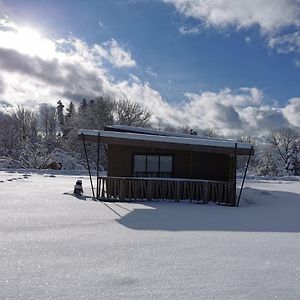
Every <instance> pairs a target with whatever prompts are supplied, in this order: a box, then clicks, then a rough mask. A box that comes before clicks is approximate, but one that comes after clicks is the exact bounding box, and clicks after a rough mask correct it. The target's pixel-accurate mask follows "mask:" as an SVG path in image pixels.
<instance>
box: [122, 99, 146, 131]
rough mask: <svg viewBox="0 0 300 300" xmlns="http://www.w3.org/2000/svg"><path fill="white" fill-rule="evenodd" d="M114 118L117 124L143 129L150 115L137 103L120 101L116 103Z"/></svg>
mask: <svg viewBox="0 0 300 300" xmlns="http://www.w3.org/2000/svg"><path fill="white" fill-rule="evenodd" d="M116 117H117V123H118V124H122V125H128V126H139V127H145V126H146V125H147V124H148V123H149V120H150V117H151V114H150V113H149V112H148V111H147V110H146V109H144V108H142V107H141V106H140V105H139V104H138V103H135V102H131V101H129V100H120V101H119V102H117V103H116Z"/></svg>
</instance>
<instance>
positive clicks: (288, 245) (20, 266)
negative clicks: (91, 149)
mask: <svg viewBox="0 0 300 300" xmlns="http://www.w3.org/2000/svg"><path fill="white" fill-rule="evenodd" d="M23 175H24V173H22V172H13V171H12V172H7V171H1V172H0V214H1V218H0V233H1V242H0V257H1V260H0V267H1V272H0V298H1V299H52V298H56V299H299V298H300V239H299V237H300V236H299V232H300V182H299V181H271V180H265V181H262V180H257V179H253V180H250V181H248V182H246V189H245V191H244V194H243V200H242V202H241V206H240V207H239V208H232V207H222V206H216V205H198V204H190V203H167V202H144V203H107V204H103V203H100V202H95V201H93V200H92V199H91V190H90V188H89V180H88V177H87V176H81V175H76V176H74V175H73V176H71V175H55V174H53V173H52V174H43V173H40V174H37V173H30V174H29V176H23ZM79 178H80V179H82V180H83V185H84V189H85V197H84V198H83V199H77V198H75V197H73V196H72V195H71V194H72V189H73V185H74V184H75V181H76V179H79ZM1 181H2V182H1Z"/></svg>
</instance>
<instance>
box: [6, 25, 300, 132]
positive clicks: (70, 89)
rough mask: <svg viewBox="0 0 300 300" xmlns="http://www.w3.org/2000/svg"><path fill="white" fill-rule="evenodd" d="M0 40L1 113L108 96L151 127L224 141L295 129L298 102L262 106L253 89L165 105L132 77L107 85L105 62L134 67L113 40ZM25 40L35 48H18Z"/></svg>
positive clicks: (14, 32)
mask: <svg viewBox="0 0 300 300" xmlns="http://www.w3.org/2000/svg"><path fill="white" fill-rule="evenodd" d="M0 36H1V38H0V68H1V76H0V106H2V107H4V106H5V107H7V106H9V104H24V105H27V106H31V107H34V106H35V105H36V104H38V103H41V102H49V103H52V104H55V103H56V102H57V100H58V99H61V100H63V101H66V100H69V101H71V100H72V101H81V100H82V98H87V99H89V98H92V97H96V96H99V95H109V96H111V97H113V98H114V99H122V98H128V99H129V100H132V101H135V102H137V103H140V104H141V105H142V106H144V107H145V108H147V109H148V110H149V111H150V112H151V113H152V115H153V116H152V121H153V122H161V121H162V122H165V123H169V124H171V125H173V126H179V127H181V126H190V127H192V128H197V129H206V128H214V129H215V130H217V131H218V132H219V133H220V134H223V135H228V136H230V135H240V134H252V135H260V134H263V132H264V130H267V129H270V128H276V127H281V126H288V125H294V126H299V127H300V120H299V117H298V115H300V104H299V99H298V98H297V99H292V100H290V102H289V104H288V105H287V106H286V107H284V108H280V107H278V105H275V104H274V105H267V104H266V101H265V96H264V94H263V92H262V91H261V90H259V89H257V88H255V87H252V88H249V87H242V88H240V89H238V90H234V91H233V90H231V89H228V88H225V89H223V90H221V91H219V92H211V91H205V92H202V93H199V94H195V93H186V95H185V102H182V103H177V104H172V105H170V104H169V103H167V102H166V101H165V100H164V99H163V98H162V96H161V94H160V93H159V92H158V91H156V90H154V89H153V88H152V87H151V86H150V84H149V83H148V82H144V81H141V80H140V79H139V78H137V77H136V76H134V75H129V76H128V79H127V80H123V81H117V80H112V79H111V78H112V76H111V74H110V71H109V69H108V68H107V65H106V64H105V63H104V62H106V61H107V60H109V61H111V63H113V64H114V65H115V66H118V67H121V66H124V67H129V66H135V65H136V63H135V62H134V61H133V59H132V58H131V54H130V53H129V52H128V51H126V50H123V48H121V47H120V45H119V44H118V43H117V42H116V41H115V40H111V41H109V42H106V43H105V44H101V45H88V44H87V43H85V42H84V41H82V40H80V39H78V38H75V37H72V38H70V39H58V40H54V39H49V38H46V37H44V36H42V35H41V34H38V33H36V32H34V31H30V30H27V31H25V33H24V29H23V31H22V28H19V27H18V26H17V25H15V24H13V23H12V25H10V26H7V25H6V28H5V30H4V29H3V28H1V26H0ZM26 36H27V37H28V39H29V40H31V41H32V43H33V44H34V45H35V46H36V47H34V46H33V44H32V45H25V46H23V43H24V42H26V40H25V37H26ZM30 47H31V48H30ZM120 53H121V54H120ZM122 53H123V54H122ZM124 53H126V54H124ZM149 70H150V71H152V70H151V69H148V71H149ZM145 71H146V72H147V69H146V70H145Z"/></svg>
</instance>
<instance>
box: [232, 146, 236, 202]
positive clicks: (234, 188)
mask: <svg viewBox="0 0 300 300" xmlns="http://www.w3.org/2000/svg"><path fill="white" fill-rule="evenodd" d="M236 167H237V143H235V146H234V172H233V188H232V203H231V204H232V206H236Z"/></svg>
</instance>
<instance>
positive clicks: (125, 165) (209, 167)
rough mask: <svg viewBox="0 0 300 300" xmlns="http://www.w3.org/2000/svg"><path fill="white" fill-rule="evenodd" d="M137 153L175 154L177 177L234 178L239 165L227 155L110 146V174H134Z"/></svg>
mask: <svg viewBox="0 0 300 300" xmlns="http://www.w3.org/2000/svg"><path fill="white" fill-rule="evenodd" d="M134 154H153V155H157V154H164V155H172V156H173V177H174V178H190V179H203V180H216V181H232V168H234V167H235V165H234V164H233V163H232V160H231V158H230V155H226V154H217V153H206V152H195V151H180V150H167V149H160V148H145V147H131V146H122V145H108V170H107V175H108V176H113V177H131V176H132V174H133V170H132V167H133V164H132V159H133V155H134Z"/></svg>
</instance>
